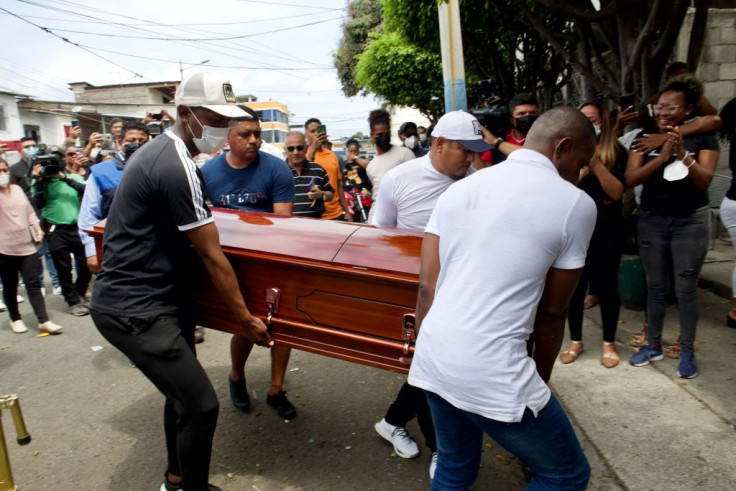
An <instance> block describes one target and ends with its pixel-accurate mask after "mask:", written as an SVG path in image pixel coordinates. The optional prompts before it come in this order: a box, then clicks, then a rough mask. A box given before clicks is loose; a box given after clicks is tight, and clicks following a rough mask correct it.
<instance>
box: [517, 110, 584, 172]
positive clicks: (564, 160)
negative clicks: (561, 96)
mask: <svg viewBox="0 0 736 491" xmlns="http://www.w3.org/2000/svg"><path fill="white" fill-rule="evenodd" d="M524 148H528V149H530V150H535V151H537V152H539V153H541V154H542V155H544V156H545V157H547V158H548V159H550V160H551V161H552V163H553V164H554V165H555V167H557V170H558V172H559V173H560V175H561V176H562V177H563V178H564V179H566V180H568V181H570V182H573V183H575V182H577V178H578V173H579V170H580V168H581V167H582V166H584V165H586V164H588V162H590V159H591V158H592V157H593V153H594V152H595V132H594V130H593V125H592V124H591V123H590V121H589V120H588V118H587V117H585V115H584V114H583V113H581V112H580V111H578V110H577V109H574V108H572V107H568V106H561V107H556V108H554V109H550V110H549V111H547V112H545V113H544V114H542V115H541V116H540V117H539V119H537V121H536V122H535V123H534V126H532V128H531V130H529V133H528V134H527V137H526V143H525V144H524Z"/></svg>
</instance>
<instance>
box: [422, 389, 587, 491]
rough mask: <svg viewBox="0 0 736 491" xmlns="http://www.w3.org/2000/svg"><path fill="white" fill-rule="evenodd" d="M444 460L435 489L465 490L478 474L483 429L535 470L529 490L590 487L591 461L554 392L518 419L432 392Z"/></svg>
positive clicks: (429, 397) (441, 459) (439, 465)
mask: <svg viewBox="0 0 736 491" xmlns="http://www.w3.org/2000/svg"><path fill="white" fill-rule="evenodd" d="M425 393H426V394H427V402H428V403H429V407H430V408H431V409H432V418H433V420H434V427H435V431H436V433H437V451H438V452H439V459H438V462H437V471H436V472H435V474H434V479H433V480H432V488H431V489H432V491H444V490H466V489H468V488H469V487H470V486H472V484H473V483H474V482H475V479H476V478H477V477H478V466H479V465H480V454H481V447H482V445H483V433H484V432H485V433H486V434H488V436H490V437H491V438H492V439H493V440H494V441H495V442H496V443H498V444H499V445H501V446H502V447H504V448H505V449H506V450H508V451H509V452H511V453H513V454H514V455H516V456H517V457H518V458H519V459H520V460H521V461H522V462H523V463H524V464H525V465H526V466H527V467H528V468H529V469H530V470H531V471H532V472H533V473H534V478H533V479H532V481H531V482H530V483H529V485H528V486H527V487H526V489H527V490H545V489H546V490H579V489H585V488H586V486H587V485H588V480H589V479H590V465H589V464H588V460H587V459H586V458H585V454H583V449H582V448H581V447H580V443H579V442H578V439H577V437H576V436H575V432H574V431H573V429H572V425H571V424H570V421H569V420H568V419H567V415H566V414H565V411H564V410H563V409H562V406H560V403H559V402H558V401H557V399H556V398H555V396H554V395H552V396H551V399H550V401H549V402H548V403H547V405H546V406H545V407H544V408H543V409H542V410H541V411H539V414H537V417H536V418H535V417H534V413H532V411H531V410H530V409H529V408H527V409H526V411H524V417H523V419H522V420H521V421H520V422H519V423H504V422H502V421H495V420H492V419H488V418H484V417H483V416H479V415H477V414H474V413H471V412H468V411H463V410H462V409H458V408H456V407H455V406H453V405H452V404H450V403H449V402H447V401H445V400H444V399H443V398H442V397H440V396H438V395H437V394H434V393H432V392H429V391H425Z"/></svg>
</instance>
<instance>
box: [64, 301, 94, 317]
mask: <svg viewBox="0 0 736 491" xmlns="http://www.w3.org/2000/svg"><path fill="white" fill-rule="evenodd" d="M69 313H70V314H72V315H75V316H77V317H83V316H85V315H89V308H87V306H86V305H84V304H83V303H81V302H80V303H78V304H75V305H72V306H71V307H69Z"/></svg>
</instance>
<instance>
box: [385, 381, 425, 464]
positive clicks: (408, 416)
mask: <svg viewBox="0 0 736 491" xmlns="http://www.w3.org/2000/svg"><path fill="white" fill-rule="evenodd" d="M415 417H416V418H417V422H418V423H419V429H421V430H422V433H423V434H424V438H425V441H424V443H425V444H426V445H427V447H428V448H429V449H430V450H432V451H433V452H434V451H436V450H437V439H436V437H435V434H434V424H433V423H432V412H431V411H430V410H429V405H428V404H427V398H426V397H425V395H424V391H423V390H422V389H418V388H416V387H414V386H413V385H409V383H408V382H404V385H402V386H401V389H400V390H399V394H398V395H397V396H396V400H395V401H394V402H393V403H391V405H390V406H389V408H388V411H386V416H384V419H385V420H386V422H387V423H389V424H392V425H394V426H400V427H402V428H406V424H407V423H408V422H409V421H411V420H412V419H414V418H415Z"/></svg>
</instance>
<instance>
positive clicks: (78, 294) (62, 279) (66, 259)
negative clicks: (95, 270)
mask: <svg viewBox="0 0 736 491" xmlns="http://www.w3.org/2000/svg"><path fill="white" fill-rule="evenodd" d="M48 227H49V229H48V232H47V235H46V238H47V240H48V245H49V250H50V251H51V257H52V258H53V260H54V266H56V272H57V274H58V275H59V285H60V286H61V293H62V294H63V295H64V300H66V303H67V304H69V306H72V305H76V304H78V303H80V302H81V299H82V298H84V294H85V293H86V292H87V287H88V286H89V282H90V280H91V279H92V274H91V273H90V272H89V270H88V269H87V268H80V269H79V270H78V271H77V281H76V283H73V282H72V261H71V256H72V255H73V256H74V259H75V261H77V262H80V261H81V263H82V264H86V263H87V256H86V255H85V253H84V245H82V239H80V238H79V230H78V228H77V225H76V224H73V225H52V224H49V225H48ZM52 230H53V231H52Z"/></svg>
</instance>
